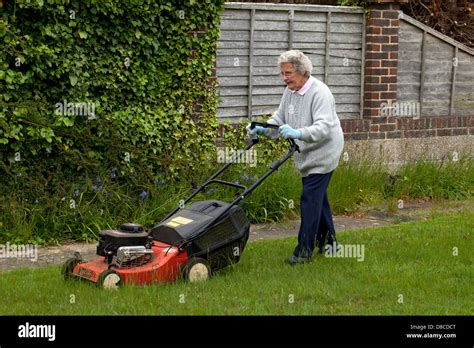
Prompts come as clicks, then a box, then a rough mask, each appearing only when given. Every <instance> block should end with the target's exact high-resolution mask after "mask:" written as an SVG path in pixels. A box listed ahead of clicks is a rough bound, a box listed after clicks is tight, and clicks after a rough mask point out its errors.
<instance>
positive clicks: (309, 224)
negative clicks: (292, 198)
mask: <svg viewBox="0 0 474 348" xmlns="http://www.w3.org/2000/svg"><path fill="white" fill-rule="evenodd" d="M331 176H332V172H330V173H327V174H311V175H308V176H307V177H304V178H303V192H302V193H301V225H300V232H299V234H298V245H297V246H296V248H295V251H294V252H293V255H295V256H300V257H311V256H312V254H313V250H314V248H315V246H316V244H317V245H318V248H319V250H320V251H323V248H324V245H325V244H331V245H332V244H333V242H335V241H336V231H335V229H334V223H333V221H332V213H331V207H330V206H329V201H328V196H327V193H326V190H327V187H328V185H329V181H330V180H331ZM326 239H327V240H326Z"/></svg>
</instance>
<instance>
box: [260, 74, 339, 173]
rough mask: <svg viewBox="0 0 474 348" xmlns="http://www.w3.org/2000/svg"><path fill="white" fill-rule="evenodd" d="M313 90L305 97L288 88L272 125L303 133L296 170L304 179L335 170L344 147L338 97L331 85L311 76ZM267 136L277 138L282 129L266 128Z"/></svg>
mask: <svg viewBox="0 0 474 348" xmlns="http://www.w3.org/2000/svg"><path fill="white" fill-rule="evenodd" d="M308 81H311V82H312V83H311V82H310V83H311V87H310V88H309V89H308V90H307V91H306V93H304V95H301V94H300V93H298V91H296V92H293V91H291V90H290V89H288V87H287V88H286V89H285V91H284V92H283V96H282V98H281V102H280V106H279V108H278V110H277V111H276V112H275V113H274V114H273V115H272V117H270V119H269V120H268V123H272V124H276V125H279V126H281V125H284V124H288V125H289V126H290V127H292V128H294V129H298V130H300V131H301V138H300V139H297V140H296V143H297V144H298V145H299V147H300V151H301V152H300V153H295V155H294V161H295V165H296V168H297V169H298V170H299V171H300V173H301V175H302V176H303V177H305V176H308V175H310V174H326V173H329V172H331V171H333V170H334V169H335V168H336V167H337V165H338V163H339V157H340V156H341V152H342V149H343V147H344V136H343V133H342V128H341V124H340V122H339V118H338V117H337V114H336V104H335V101H334V97H333V95H332V93H331V91H330V90H329V88H328V86H326V84H324V83H323V82H321V81H319V80H318V79H316V78H314V77H310V80H308ZM266 135H268V136H270V137H272V138H277V137H279V134H278V130H274V129H266Z"/></svg>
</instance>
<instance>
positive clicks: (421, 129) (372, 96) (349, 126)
mask: <svg viewBox="0 0 474 348" xmlns="http://www.w3.org/2000/svg"><path fill="white" fill-rule="evenodd" d="M372 2H373V4H372V5H371V14H370V17H369V18H368V19H367V21H366V55H365V67H364V68H365V69H364V108H363V118H362V119H359V120H342V121H341V124H342V128H343V131H344V134H345V139H346V140H371V139H396V138H424V137H436V136H455V135H473V134H474V116H457V117H452V116H434V117H429V116H428V117H427V116H422V117H399V116H384V115H383V113H382V107H383V106H384V103H387V104H388V103H393V102H395V101H396V100H397V62H398V38H399V28H400V20H399V19H398V18H399V9H400V7H399V3H400V2H406V1H404V0H400V1H395V0H375V1H372ZM385 105H386V104H385Z"/></svg>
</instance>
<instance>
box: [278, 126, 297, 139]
mask: <svg viewBox="0 0 474 348" xmlns="http://www.w3.org/2000/svg"><path fill="white" fill-rule="evenodd" d="M278 130H279V132H280V135H281V136H282V137H283V138H285V139H288V138H291V139H299V138H301V131H299V130H297V129H293V128H291V127H290V126H288V125H287V124H284V125H283V126H280V128H278Z"/></svg>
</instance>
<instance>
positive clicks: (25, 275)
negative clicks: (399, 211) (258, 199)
mask: <svg viewBox="0 0 474 348" xmlns="http://www.w3.org/2000/svg"><path fill="white" fill-rule="evenodd" d="M473 231H474V213H472V212H466V211H464V212H460V213H456V214H452V215H447V216H441V217H436V218H434V219H432V220H427V221H417V222H411V223H406V224H401V225H393V226H389V227H380V228H371V229H366V230H356V231H351V232H344V233H340V234H339V241H340V243H341V244H346V245H349V244H360V245H364V251H365V254H364V261H362V262H359V261H357V259H356V258H326V257H324V256H319V257H317V258H316V259H315V261H314V262H313V263H311V264H307V265H302V266H296V267H291V266H289V265H286V264H285V263H284V259H285V258H286V257H287V256H289V254H290V253H291V251H292V250H293V247H294V243H295V240H296V238H288V239H279V240H271V241H258V242H252V243H250V244H248V245H247V249H246V250H245V252H244V254H243V256H242V260H241V262H240V263H239V264H237V265H235V266H233V267H229V268H227V269H225V270H222V271H221V272H219V273H218V274H217V275H216V276H214V277H213V278H211V280H209V281H207V282H204V283H198V284H187V283H184V282H182V281H179V282H177V283H175V284H169V285H154V286H146V287H124V288H122V289H120V290H118V291H106V290H101V289H98V288H96V287H94V286H93V285H92V284H89V283H85V282H80V281H72V282H65V281H64V280H63V278H62V277H61V275H60V267H59V266H55V267H49V268H44V269H39V270H20V271H11V272H7V273H0V315H32V314H34V315H116V314H130V315H333V314H336V315H338V314H339V315H472V314H473V308H474V296H473V295H472V294H473V293H474V262H473V261H474V255H473V250H474V241H473ZM456 255H457V256H456Z"/></svg>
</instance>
